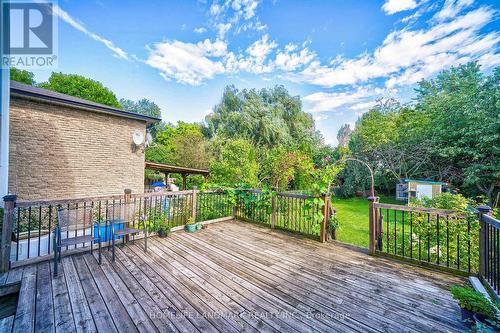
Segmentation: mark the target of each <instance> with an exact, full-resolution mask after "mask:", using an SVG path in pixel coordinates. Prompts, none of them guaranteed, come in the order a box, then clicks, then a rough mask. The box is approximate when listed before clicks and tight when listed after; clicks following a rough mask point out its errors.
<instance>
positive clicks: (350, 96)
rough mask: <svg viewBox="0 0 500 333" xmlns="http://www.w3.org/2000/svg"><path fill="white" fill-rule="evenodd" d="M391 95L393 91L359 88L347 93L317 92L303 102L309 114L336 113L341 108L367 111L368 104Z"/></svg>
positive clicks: (306, 97)
mask: <svg viewBox="0 0 500 333" xmlns="http://www.w3.org/2000/svg"><path fill="white" fill-rule="evenodd" d="M391 94H394V91H389V90H385V89H381V88H371V87H359V88H357V89H354V90H353V91H347V92H332V93H327V92H317V93H313V94H310V95H307V96H305V97H304V98H303V100H304V102H305V103H306V107H307V110H308V111H309V112H313V113H316V112H334V111H337V112H338V111H339V110H340V109H342V108H349V109H352V110H361V109H362V108H363V107H365V108H366V109H368V108H369V107H370V104H369V103H373V102H374V101H375V100H376V99H378V98H381V97H384V96H389V95H391ZM371 106H373V105H371Z"/></svg>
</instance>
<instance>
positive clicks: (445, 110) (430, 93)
mask: <svg viewBox="0 0 500 333" xmlns="http://www.w3.org/2000/svg"><path fill="white" fill-rule="evenodd" d="M499 83H500V68H498V67H497V68H496V69H494V71H493V73H492V74H491V75H490V76H489V77H486V78H485V77H484V75H483V74H482V73H481V71H480V68H479V66H478V65H477V63H474V62H472V63H469V64H466V65H462V66H459V67H455V68H451V69H450V70H448V71H444V72H442V73H441V74H440V75H438V76H437V77H436V79H434V80H429V81H422V82H420V84H419V88H418V89H417V93H418V96H417V99H418V100H419V103H418V104H417V106H416V108H417V109H418V110H421V111H422V112H423V113H425V114H427V115H428V117H429V118H430V119H432V128H428V132H427V133H426V135H427V136H428V137H430V138H431V140H432V141H431V143H430V146H431V147H432V159H433V164H434V163H435V165H446V166H448V168H447V169H446V171H447V172H446V177H447V178H448V179H449V180H450V181H452V182H453V183H455V184H458V185H460V186H463V187H464V188H468V189H469V192H470V193H473V192H474V191H479V193H481V194H484V195H486V196H487V197H488V200H489V202H490V203H491V202H492V198H493V194H494V191H495V189H496V190H497V191H498V186H499V183H500V149H499V145H498V144H499V142H500V116H499V115H500V112H499V107H500V99H499V97H500V89H499ZM436 162H438V163H436Z"/></svg>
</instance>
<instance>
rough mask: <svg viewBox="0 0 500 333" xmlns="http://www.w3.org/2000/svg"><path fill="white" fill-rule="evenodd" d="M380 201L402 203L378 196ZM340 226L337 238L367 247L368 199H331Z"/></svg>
mask: <svg viewBox="0 0 500 333" xmlns="http://www.w3.org/2000/svg"><path fill="white" fill-rule="evenodd" d="M380 202H382V203H393V204H404V202H402V201H397V200H395V199H394V198H392V197H383V196H382V197H380ZM332 204H333V207H335V209H336V210H337V217H338V219H339V223H340V228H339V229H338V230H337V240H339V241H341V242H344V243H349V244H353V245H357V246H361V247H365V248H368V200H367V199H366V198H349V199H340V198H336V197H334V198H333V199H332Z"/></svg>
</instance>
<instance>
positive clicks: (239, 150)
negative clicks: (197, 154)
mask: <svg viewBox="0 0 500 333" xmlns="http://www.w3.org/2000/svg"><path fill="white" fill-rule="evenodd" d="M212 150H213V153H214V160H213V161H212V162H211V163H210V181H211V182H213V183H217V184H220V185H228V186H238V185H248V186H251V187H255V186H257V185H258V183H259V179H258V172H259V164H258V163H257V154H256V151H255V148H254V146H253V144H252V143H251V142H249V141H248V140H245V139H231V140H215V141H214V142H213V146H212Z"/></svg>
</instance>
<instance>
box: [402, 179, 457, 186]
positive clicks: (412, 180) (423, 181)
mask: <svg viewBox="0 0 500 333" xmlns="http://www.w3.org/2000/svg"><path fill="white" fill-rule="evenodd" d="M403 183H419V184H431V185H448V184H447V183H443V182H435V181H432V180H425V179H403Z"/></svg>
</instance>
